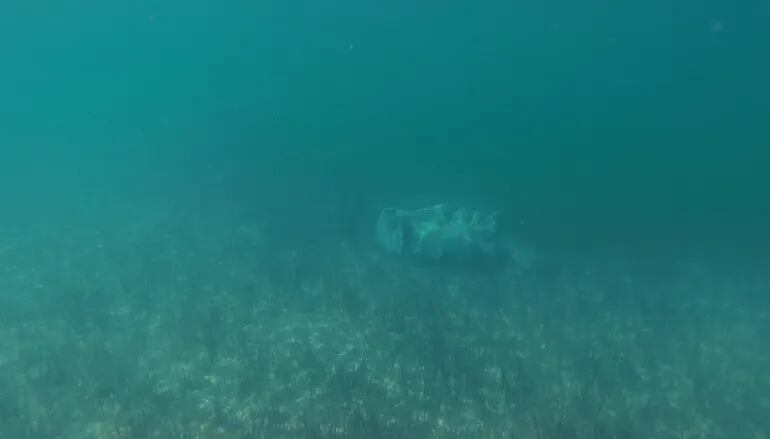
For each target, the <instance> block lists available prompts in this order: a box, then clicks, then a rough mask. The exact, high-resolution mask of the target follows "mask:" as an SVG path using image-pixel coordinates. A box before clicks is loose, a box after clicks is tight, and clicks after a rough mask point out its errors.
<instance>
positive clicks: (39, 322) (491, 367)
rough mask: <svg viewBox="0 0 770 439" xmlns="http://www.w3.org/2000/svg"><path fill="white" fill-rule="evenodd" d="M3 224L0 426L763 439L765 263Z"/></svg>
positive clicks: (253, 433) (110, 434)
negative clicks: (750, 298)
mask: <svg viewBox="0 0 770 439" xmlns="http://www.w3.org/2000/svg"><path fill="white" fill-rule="evenodd" d="M119 217H121V218H122V221H119V222H113V223H109V224H103V225H100V226H96V227H67V226H65V225H62V226H57V225H48V226H46V227H36V226H34V225H30V226H29V229H23V228H19V229H18V230H9V229H6V230H4V232H3V241H2V242H3V244H2V246H1V247H0V288H1V289H0V438H9V439H26V438H73V439H74V438H78V439H89V438H93V439H118V438H120V439H134V438H136V439H138V438H142V439H146V438H196V439H197V438H200V439H204V438H269V439H274V438H303V439H326V438H329V439H331V438H334V439H342V438H372V439H375V438H528V439H588V438H592V439H594V438H595V439H605V438H607V439H608V438H624V439H625V438H672V439H674V438H676V439H681V438H699V439H700V438H726V437H732V438H757V439H758V438H768V437H770V420H769V419H768V417H767V416H766V415H767V413H770V347H768V345H767V343H766V340H767V334H768V329H770V321H769V319H768V313H767V311H763V310H762V308H761V307H751V306H749V305H748V304H747V303H746V302H742V301H740V300H737V299H736V291H738V290H740V291H746V292H750V291H755V292H758V293H761V292H762V291H766V288H767V286H768V280H767V279H766V278H765V279H752V278H743V279H732V278H729V279H728V278H727V277H725V276H723V275H721V274H720V273H719V272H718V271H714V270H705V269H701V267H699V266H698V265H697V264H693V265H691V266H689V267H686V266H682V267H681V268H680V269H679V270H677V275H676V276H671V277H669V278H666V279H651V278H647V277H641V276H637V275H636V274H635V272H634V271H633V270H632V269H627V268H626V267H625V266H624V265H623V264H617V263H616V264H613V265H607V264H605V265H602V264H601V261H600V260H590V259H585V260H582V261H579V262H578V261H571V262H570V261H567V262H563V263H558V264H553V265H550V266H540V267H533V268H531V269H527V270H515V269H510V270H506V271H504V272H501V273H495V274H494V275H486V274H483V275H471V274H467V275H466V274H464V275H458V274H456V273H453V272H451V271H442V270H435V269H430V268H419V267H413V266H409V265H408V264H400V263H398V262H397V261H393V260H390V259H388V258H383V257H381V256H379V255H378V253H377V252H372V251H369V249H359V248H356V247H355V246H352V245H343V244H340V245H337V246H334V247H333V248H329V247H325V248H313V247H310V246H309V247H308V248H293V249H281V248H279V247H276V246H275V245H273V244H271V243H269V242H267V241H266V240H265V239H264V237H263V236H262V235H261V234H260V233H259V232H258V228H255V227H254V226H253V225H250V224H239V223H237V222H235V221H234V220H231V221H225V220H220V219H216V218H201V217H194V216H189V215H184V214H182V213H173V212H166V213H163V214H159V213H156V214H155V215H154V216H153V215H149V214H148V213H147V212H144V213H143V214H142V216H141V217H140V215H131V214H126V215H122V216H119Z"/></svg>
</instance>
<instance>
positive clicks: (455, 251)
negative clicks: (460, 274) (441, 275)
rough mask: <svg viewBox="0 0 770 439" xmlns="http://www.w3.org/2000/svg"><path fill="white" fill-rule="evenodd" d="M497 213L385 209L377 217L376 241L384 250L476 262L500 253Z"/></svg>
mask: <svg viewBox="0 0 770 439" xmlns="http://www.w3.org/2000/svg"><path fill="white" fill-rule="evenodd" d="M497 223H498V214H497V213H482V212H478V211H470V210H468V209H464V208H460V209H450V208H449V207H448V206H447V205H445V204H439V205H436V206H432V207H427V208H424V209H417V210H408V209H397V208H386V209H383V210H382V211H381V212H380V216H379V218H378V220H377V241H378V243H379V245H380V246H381V247H382V248H383V249H384V250H385V251H386V252H387V253H390V254H393V255H398V256H410V257H416V258H420V259H427V260H432V261H437V262H461V263H465V262H469V263H470V262H479V261H483V260H490V259H495V258H496V257H497V256H499V253H498V251H499V248H498V242H497V241H498V233H497Z"/></svg>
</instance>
